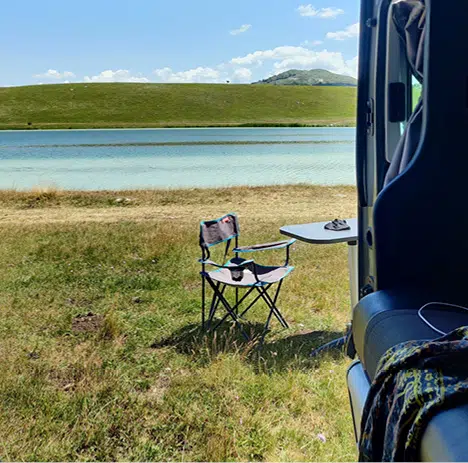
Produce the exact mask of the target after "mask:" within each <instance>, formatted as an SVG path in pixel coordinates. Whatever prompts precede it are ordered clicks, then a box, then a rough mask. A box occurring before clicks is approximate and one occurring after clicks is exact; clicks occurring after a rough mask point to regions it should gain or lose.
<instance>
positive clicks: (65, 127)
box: [0, 121, 356, 132]
mask: <svg viewBox="0 0 468 463" xmlns="http://www.w3.org/2000/svg"><path fill="white" fill-rule="evenodd" d="M355 127H356V124H355V123H354V121H346V122H336V123H334V122H329V123H325V122H317V123H313V122H312V123H302V122H291V123H290V122H284V123H283V122H278V123H246V124H237V123H232V124H188V125H184V124H149V125H145V124H138V125H135V126H133V125H132V124H110V125H107V124H85V123H83V124H81V123H79V124H76V123H75V124H67V123H62V124H54V123H51V124H38V125H35V126H30V127H28V126H24V125H22V124H21V125H19V124H18V125H16V124H11V125H10V124H8V125H0V132H29V131H39V130H50V131H53V130H56V131H59V130H60V131H69V130H158V129H265V128H355Z"/></svg>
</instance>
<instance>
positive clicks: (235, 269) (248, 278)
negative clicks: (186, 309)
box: [199, 213, 296, 340]
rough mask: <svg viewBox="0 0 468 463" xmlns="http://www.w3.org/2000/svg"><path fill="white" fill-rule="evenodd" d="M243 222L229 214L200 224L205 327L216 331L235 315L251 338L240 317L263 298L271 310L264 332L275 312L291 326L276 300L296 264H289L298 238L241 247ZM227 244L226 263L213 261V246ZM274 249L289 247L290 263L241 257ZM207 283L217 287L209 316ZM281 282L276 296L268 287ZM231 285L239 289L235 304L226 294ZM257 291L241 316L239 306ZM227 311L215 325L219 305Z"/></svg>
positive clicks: (239, 324)
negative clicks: (231, 255)
mask: <svg viewBox="0 0 468 463" xmlns="http://www.w3.org/2000/svg"><path fill="white" fill-rule="evenodd" d="M238 239H239V221H238V219H237V216H236V214H233V213H231V214H227V215H225V216H223V217H221V218H219V219H216V220H209V221H203V222H201V223H200V247H201V249H202V258H201V259H200V260H199V262H200V263H201V265H202V271H201V272H200V274H201V277H202V327H203V328H208V329H209V330H210V329H213V330H216V329H217V328H218V327H219V326H220V325H221V324H222V323H223V322H224V321H225V320H226V319H227V318H229V317H230V318H232V320H233V321H234V322H235V324H236V325H237V326H238V327H239V329H240V331H241V333H242V335H243V336H244V337H245V338H246V339H247V340H249V336H248V335H247V333H246V332H245V331H244V329H243V328H242V325H241V323H240V320H241V319H242V317H243V316H244V315H245V314H246V313H247V312H248V311H249V310H250V309H251V308H252V307H253V306H254V305H255V303H256V302H257V301H258V300H263V301H264V302H265V303H266V305H267V306H268V308H269V309H270V311H269V314H268V318H267V321H266V323H265V327H264V334H263V336H264V335H265V334H266V332H267V331H268V328H269V325H270V322H271V319H272V317H273V315H274V316H275V317H276V318H277V319H278V321H279V322H280V323H281V325H282V326H283V327H284V328H289V326H288V324H287V322H286V320H285V319H284V318H283V316H282V315H281V313H280V311H279V309H278V307H277V305H276V302H277V300H278V296H279V293H280V290H281V286H282V284H283V279H284V278H285V277H286V276H288V275H289V274H290V273H291V271H292V270H293V269H294V267H291V266H289V265H288V264H289V248H290V246H291V245H292V244H293V243H294V242H295V241H296V240H294V239H293V240H289V241H279V242H276V243H266V244H257V245H253V246H244V247H239V246H238V245H239V242H238ZM232 240H234V242H235V248H234V249H233V252H234V253H235V257H234V258H232V259H228V260H227V258H228V254H229V248H230V245H231V241H232ZM221 243H225V245H226V248H225V252H224V258H223V263H222V264H217V263H216V262H213V261H212V260H210V248H211V247H213V246H216V245H218V244H221ZM272 249H286V262H285V263H284V265H282V266H279V267H272V266H265V265H259V264H257V263H255V261H254V260H251V259H249V260H247V259H243V258H240V257H239V254H241V253H253V252H258V251H266V250H272ZM207 265H209V266H212V267H216V269H215V270H212V271H207V270H206V266H207ZM206 282H208V284H209V286H210V287H211V289H212V290H213V297H212V299H211V305H210V309H209V313H208V318H207V319H206V317H205V315H206V311H205V305H206V301H205V300H206ZM275 284H278V287H277V289H276V293H275V294H274V295H273V297H272V296H270V294H269V293H268V290H269V289H270V288H271V287H272V286H273V285H275ZM228 286H231V287H234V288H235V304H234V305H231V304H230V303H229V302H228V300H227V299H226V297H225V290H226V288H227V287H228ZM241 288H245V289H246V292H245V294H243V296H242V297H241V298H240V299H239V289H241ZM252 293H258V294H256V297H255V299H254V300H253V301H252V302H251V303H250V304H249V305H248V307H247V308H245V309H244V310H243V312H242V313H240V315H239V307H240V306H241V304H242V303H243V302H244V301H245V300H246V299H247V298H248V297H249V296H250V295H251V294H252ZM220 303H221V304H222V306H223V307H224V308H225V310H226V314H225V315H224V317H223V318H222V319H221V320H220V321H218V323H217V324H216V325H215V326H214V327H212V323H213V320H214V316H215V314H216V311H217V309H218V307H219V304H220Z"/></svg>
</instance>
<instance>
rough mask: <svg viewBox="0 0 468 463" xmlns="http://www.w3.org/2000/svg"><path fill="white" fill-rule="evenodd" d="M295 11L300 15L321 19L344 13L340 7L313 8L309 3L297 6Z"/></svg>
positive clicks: (333, 17)
mask: <svg viewBox="0 0 468 463" xmlns="http://www.w3.org/2000/svg"><path fill="white" fill-rule="evenodd" d="M297 11H298V12H299V14H300V15H301V16H306V17H315V18H323V19H335V18H336V17H337V16H339V15H340V14H344V10H342V9H341V8H335V7H328V8H315V7H313V6H312V5H311V4H310V3H309V4H308V5H301V6H300V7H299V8H297Z"/></svg>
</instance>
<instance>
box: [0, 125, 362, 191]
mask: <svg viewBox="0 0 468 463" xmlns="http://www.w3.org/2000/svg"><path fill="white" fill-rule="evenodd" d="M354 133H355V130H354V129H352V128H252V129H250V128H248V129H239V128H222V129H154V130H73V131H71V130H63V131H60V130H57V131H6V132H2V131H0V161H1V162H0V188H18V189H26V188H32V187H37V186H56V187H59V188H63V189H79V190H96V189H124V188H129V189H131V188H145V187H152V188H167V187H207V186H230V185H269V184H288V183H311V184H325V185H333V184H355V173H354V142H355V139H354Z"/></svg>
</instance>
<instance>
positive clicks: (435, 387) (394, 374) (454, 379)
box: [359, 327, 468, 461]
mask: <svg viewBox="0 0 468 463" xmlns="http://www.w3.org/2000/svg"><path fill="white" fill-rule="evenodd" d="M377 372H378V373H377V374H376V377H375V379H374V382H373V384H372V387H371V390H370V393H369V396H368V397H367V401H366V405H365V407H364V412H363V418H362V425H361V438H360V442H359V460H360V461H418V459H419V447H420V443H421V438H422V435H423V432H424V430H425V428H426V426H427V424H428V423H429V421H430V419H431V418H432V417H433V416H434V415H435V414H436V413H437V412H439V411H440V410H442V409H447V408H451V407H454V406H457V405H460V404H462V403H468V327H462V328H458V329H456V330H455V331H453V332H452V333H450V334H448V335H446V336H444V337H442V338H439V339H436V340H434V341H411V342H407V343H403V344H400V345H398V346H395V347H393V348H391V349H389V350H388V351H387V352H386V353H385V354H384V356H383V357H382V359H381V360H380V363H379V367H378V369H377Z"/></svg>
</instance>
